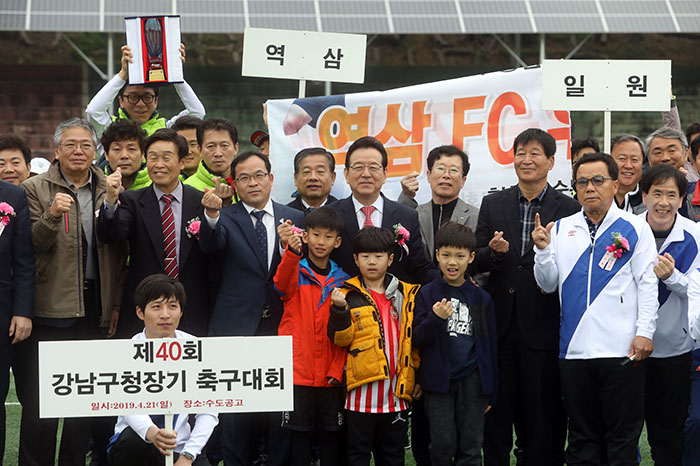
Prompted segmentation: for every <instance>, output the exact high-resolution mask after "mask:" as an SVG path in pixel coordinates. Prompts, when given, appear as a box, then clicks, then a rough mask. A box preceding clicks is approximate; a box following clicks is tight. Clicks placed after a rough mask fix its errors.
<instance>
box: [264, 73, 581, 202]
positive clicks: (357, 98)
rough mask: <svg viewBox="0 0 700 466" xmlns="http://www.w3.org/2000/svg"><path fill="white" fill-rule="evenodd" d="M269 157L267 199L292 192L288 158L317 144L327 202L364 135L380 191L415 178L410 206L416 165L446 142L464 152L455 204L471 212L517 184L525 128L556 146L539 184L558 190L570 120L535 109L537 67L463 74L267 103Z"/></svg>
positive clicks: (424, 185)
mask: <svg viewBox="0 0 700 466" xmlns="http://www.w3.org/2000/svg"><path fill="white" fill-rule="evenodd" d="M267 112H268V123H269V128H270V143H271V144H270V154H271V161H272V167H273V172H274V173H275V174H276V178H275V180H274V184H273V198H274V199H277V200H279V201H280V202H286V200H287V199H290V196H291V194H292V193H293V192H294V190H295V186H294V181H293V178H292V176H291V174H292V173H294V163H293V161H294V155H295V154H296V153H297V152H298V151H299V150H301V149H304V148H307V147H315V146H320V147H323V148H326V149H327V150H329V151H331V152H332V153H333V154H334V156H335V159H336V172H337V177H336V180H335V184H334V186H333V191H332V192H333V194H334V195H335V196H336V197H347V196H348V195H350V188H349V187H348V186H347V184H346V183H345V177H344V175H343V169H344V166H343V163H344V161H345V153H346V151H347V149H348V147H350V144H352V142H353V141H355V140H356V139H358V138H360V137H362V136H367V135H369V136H374V137H376V138H377V139H379V140H380V141H382V143H384V145H385V146H386V148H387V152H388V154H389V164H388V170H387V182H386V184H385V185H384V187H383V189H382V192H383V193H384V195H386V196H387V197H388V198H389V199H396V198H397V197H398V195H399V193H400V192H401V184H400V180H401V178H402V177H403V176H405V175H407V174H409V173H412V172H413V171H416V172H419V173H420V176H419V177H418V179H419V182H420V189H419V190H418V195H417V197H416V200H417V201H418V202H426V201H428V200H429V199H430V186H429V185H428V182H427V180H426V171H427V165H426V159H427V156H428V153H429V152H430V150H431V149H433V148H435V147H437V146H441V145H445V144H454V145H456V146H457V147H460V148H462V149H463V150H465V151H466V152H467V154H468V155H469V161H470V164H471V169H470V171H469V174H468V176H467V182H466V184H465V187H464V189H463V190H462V193H461V198H462V199H463V200H464V201H466V202H468V203H470V204H474V205H476V206H479V205H481V199H482V197H483V196H484V195H486V194H487V193H489V192H494V191H498V190H501V189H504V188H507V187H510V186H512V185H514V184H516V182H517V177H516V175H515V171H514V169H513V150H512V149H513V141H514V139H515V137H516V136H517V135H518V134H519V133H520V132H521V131H523V130H525V129H527V128H532V127H536V128H541V129H543V130H545V131H547V132H549V134H551V135H552V136H553V137H554V138H555V139H556V140H557V153H556V157H555V164H554V168H553V169H552V170H551V171H550V173H549V181H550V183H551V184H552V186H555V187H556V188H557V189H559V190H562V191H564V190H566V191H568V186H569V180H571V166H570V162H569V158H570V155H569V147H570V138H571V131H570V119H569V112H567V111H544V110H542V70H541V69H540V68H539V67H534V68H527V69H525V68H519V69H516V70H510V71H501V72H495V73H488V74H482V75H477V76H469V77H465V78H458V79H452V80H448V81H439V82H434V83H428V84H420V85H416V86H410V87H403V88H398V89H392V90H388V91H381V92H379V91H377V92H363V93H357V94H345V95H333V96H325V97H312V98H303V99H287V100H270V101H268V102H267Z"/></svg>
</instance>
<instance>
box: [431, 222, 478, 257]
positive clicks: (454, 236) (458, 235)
mask: <svg viewBox="0 0 700 466" xmlns="http://www.w3.org/2000/svg"><path fill="white" fill-rule="evenodd" d="M443 246H453V247H455V248H459V249H466V250H468V251H469V252H473V251H474V250H475V249H476V236H474V232H473V231H472V230H471V228H469V227H467V226H466V225H462V224H461V223H457V222H451V221H450V222H445V223H443V224H442V226H441V227H440V229H439V230H438V231H437V233H436V234H435V249H440V248H441V247H443Z"/></svg>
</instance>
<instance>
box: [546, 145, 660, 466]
mask: <svg viewBox="0 0 700 466" xmlns="http://www.w3.org/2000/svg"><path fill="white" fill-rule="evenodd" d="M574 176H575V180H574V184H575V187H576V192H577V194H578V200H579V202H580V203H581V205H582V206H583V209H582V210H581V211H580V212H578V213H576V214H574V215H571V216H569V217H564V218H562V219H561V220H558V221H557V222H556V223H554V222H550V223H549V224H548V225H547V226H546V227H545V226H543V225H541V223H540V220H539V216H536V218H535V228H534V230H533V231H532V239H533V241H534V243H535V266H534V274H535V280H536V281H537V284H538V285H539V286H540V288H542V291H543V292H545V293H552V292H554V291H555V290H557V288H558V289H559V300H560V302H561V327H560V330H559V358H560V359H559V367H560V373H561V380H562V393H563V395H564V403H565V405H566V410H567V414H568V416H569V437H568V440H569V443H568V447H567V450H566V463H567V464H568V465H569V466H580V465H584V464H585V465H601V466H602V465H603V464H610V465H613V464H615V465H633V464H637V454H638V453H637V443H638V441H639V435H640V434H641V431H642V425H643V423H644V410H643V406H644V404H643V403H644V365H643V364H639V363H640V362H641V361H642V360H643V359H645V358H646V357H648V356H649V354H651V352H652V351H653V349H654V344H653V342H652V338H653V337H654V331H655V330H656V317H657V308H658V302H657V296H658V281H657V277H656V275H655V274H654V265H655V264H656V262H657V258H656V245H655V244H654V236H653V234H652V231H651V228H650V227H649V225H648V224H647V223H646V222H645V221H644V219H642V218H640V217H638V216H636V215H633V214H630V213H628V212H624V211H622V210H620V209H619V208H618V207H617V206H616V205H615V204H614V202H613V199H614V196H615V192H616V191H617V188H618V181H617V177H618V166H617V163H616V162H615V160H614V159H613V158H612V157H611V156H610V155H608V154H601V153H596V154H586V155H584V156H583V157H582V158H581V159H580V160H579V161H578V162H577V163H576V165H575V167H574Z"/></svg>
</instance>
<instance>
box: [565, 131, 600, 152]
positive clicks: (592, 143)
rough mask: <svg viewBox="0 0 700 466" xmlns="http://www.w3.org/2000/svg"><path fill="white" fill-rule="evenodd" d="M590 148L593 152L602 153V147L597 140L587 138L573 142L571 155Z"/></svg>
mask: <svg viewBox="0 0 700 466" xmlns="http://www.w3.org/2000/svg"><path fill="white" fill-rule="evenodd" d="M586 147H590V148H591V149H593V152H600V146H599V145H598V140H597V139H596V138H593V137H590V136H586V137H585V138H576V139H574V140H573V141H571V155H572V156H573V155H574V154H576V153H578V152H579V151H580V150H581V149H585V148H586Z"/></svg>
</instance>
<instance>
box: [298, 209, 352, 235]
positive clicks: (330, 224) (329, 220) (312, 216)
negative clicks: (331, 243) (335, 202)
mask: <svg viewBox="0 0 700 466" xmlns="http://www.w3.org/2000/svg"><path fill="white" fill-rule="evenodd" d="M310 228H327V229H329V230H330V231H334V232H336V233H338V234H341V233H342V232H343V217H341V216H340V214H339V213H338V212H336V211H335V210H333V209H330V208H328V207H319V208H318V209H315V210H313V211H312V212H310V213H309V214H308V215H307V216H306V217H305V218H304V229H305V230H309V229H310Z"/></svg>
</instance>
